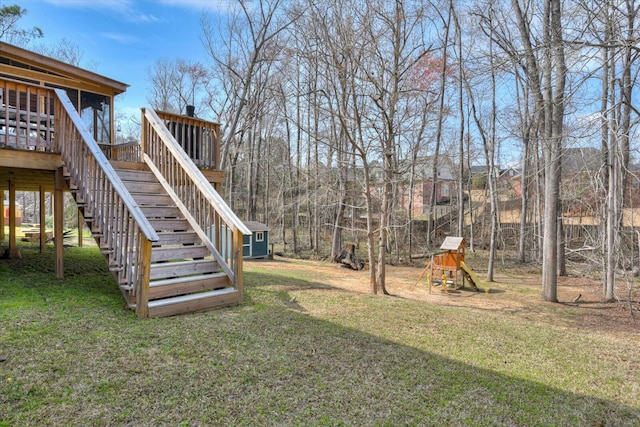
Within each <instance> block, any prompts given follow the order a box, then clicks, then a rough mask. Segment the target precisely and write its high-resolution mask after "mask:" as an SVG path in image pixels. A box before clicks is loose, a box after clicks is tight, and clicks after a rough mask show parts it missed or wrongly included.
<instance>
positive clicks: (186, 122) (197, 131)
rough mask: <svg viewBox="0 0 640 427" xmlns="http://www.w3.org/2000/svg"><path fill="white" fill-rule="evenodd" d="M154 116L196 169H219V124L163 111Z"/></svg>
mask: <svg viewBox="0 0 640 427" xmlns="http://www.w3.org/2000/svg"><path fill="white" fill-rule="evenodd" d="M156 114H157V116H158V117H159V118H160V120H162V122H163V123H164V125H165V126H166V127H167V129H169V132H171V134H172V135H173V136H174V138H175V140H176V142H177V143H178V145H180V146H181V147H182V149H183V150H184V151H185V152H186V153H187V155H188V156H189V157H190V158H191V160H192V161H193V163H194V164H195V165H196V166H197V167H198V168H200V169H212V170H217V169H219V166H220V144H219V138H218V137H219V133H220V125H219V124H217V123H213V122H208V121H206V120H202V119H199V118H196V117H189V116H180V115H177V114H171V113H165V112H163V111H156Z"/></svg>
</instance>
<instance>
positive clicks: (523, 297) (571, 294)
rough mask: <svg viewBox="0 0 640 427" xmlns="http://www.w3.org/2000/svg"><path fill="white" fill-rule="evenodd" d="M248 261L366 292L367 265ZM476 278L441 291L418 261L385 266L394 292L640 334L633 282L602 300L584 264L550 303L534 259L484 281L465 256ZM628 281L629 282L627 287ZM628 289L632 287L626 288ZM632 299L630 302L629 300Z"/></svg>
mask: <svg viewBox="0 0 640 427" xmlns="http://www.w3.org/2000/svg"><path fill="white" fill-rule="evenodd" d="M278 260H280V261H285V262H273V261H271V262H270V261H248V262H249V263H252V262H257V263H261V264H262V266H264V264H263V263H268V264H269V270H271V271H277V270H289V271H290V270H303V271H305V272H309V270H312V271H313V273H314V274H313V276H314V281H317V282H319V283H322V284H325V285H328V286H330V287H332V288H334V289H336V288H337V289H341V290H344V291H348V292H358V293H369V274H370V272H369V271H354V270H351V269H346V268H342V267H340V266H339V265H338V264H332V263H329V262H322V261H304V262H303V263H299V262H286V260H285V259H282V258H276V261H278ZM467 264H468V265H470V267H471V268H472V269H473V271H474V272H475V273H476V275H477V276H478V277H479V278H480V284H479V286H478V287H479V289H480V292H476V291H474V290H472V289H471V288H469V287H465V288H462V289H458V290H449V291H448V292H443V291H442V290H441V288H440V287H439V286H438V287H433V288H432V289H429V285H428V283H427V281H426V278H422V279H421V280H418V279H419V277H420V275H421V273H422V271H423V267H403V266H388V267H387V271H386V276H387V290H388V291H389V292H390V293H391V294H392V296H393V297H396V298H406V299H411V300H416V301H424V302H425V303H429V304H437V305H443V306H460V307H466V308H472V309H474V310H478V312H486V311H492V312H503V313H505V314H509V315H510V316H513V317H514V318H516V319H517V318H522V319H523V320H524V319H526V320H527V321H535V322H539V323H541V324H547V325H549V326H551V327H556V328H588V329H591V330H593V331H594V332H599V333H604V334H616V335H619V336H620V338H621V339H626V338H632V339H634V340H636V339H638V338H640V301H639V298H638V284H637V283H636V284H627V283H625V284H621V285H620V289H619V290H618V293H619V294H621V295H624V297H625V299H627V301H623V302H613V303H611V302H606V301H605V300H604V298H603V293H602V284H601V282H600V281H598V280H596V279H595V278H593V276H581V275H580V274H579V272H580V271H589V270H588V269H587V266H583V267H582V268H581V266H579V265H574V266H572V267H573V268H572V269H571V270H570V275H569V276H567V277H560V278H559V283H558V300H559V302H558V303H549V302H546V301H544V300H543V299H542V296H541V287H542V285H541V275H540V266H538V265H535V264H517V263H512V264H502V265H501V266H500V268H499V269H496V270H499V271H497V272H496V273H495V274H494V281H493V282H490V283H489V282H487V281H486V274H485V273H486V270H485V269H486V267H483V266H486V260H485V259H484V258H482V257H481V256H478V257H476V258H475V259H473V260H469V259H468V260H467ZM629 287H631V288H629ZM629 290H631V292H629ZM629 300H631V301H632V302H629Z"/></svg>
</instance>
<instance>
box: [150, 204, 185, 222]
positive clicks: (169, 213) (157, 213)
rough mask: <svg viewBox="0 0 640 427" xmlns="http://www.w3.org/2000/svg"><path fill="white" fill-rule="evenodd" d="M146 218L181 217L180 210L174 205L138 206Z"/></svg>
mask: <svg viewBox="0 0 640 427" xmlns="http://www.w3.org/2000/svg"><path fill="white" fill-rule="evenodd" d="M140 209H141V210H142V213H144V214H145V216H146V217H147V219H151V218H182V217H183V215H182V212H180V209H178V208H177V207H176V206H150V205H149V206H140Z"/></svg>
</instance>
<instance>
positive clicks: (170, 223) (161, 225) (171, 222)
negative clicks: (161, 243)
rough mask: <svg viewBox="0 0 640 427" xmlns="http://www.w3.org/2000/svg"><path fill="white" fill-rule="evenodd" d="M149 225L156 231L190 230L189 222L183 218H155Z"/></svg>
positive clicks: (150, 220)
mask: <svg viewBox="0 0 640 427" xmlns="http://www.w3.org/2000/svg"><path fill="white" fill-rule="evenodd" d="M149 223H150V224H151V225H152V226H153V228H154V229H155V230H156V231H167V230H170V231H173V230H190V229H191V225H189V221H187V220H186V219H183V218H153V219H149Z"/></svg>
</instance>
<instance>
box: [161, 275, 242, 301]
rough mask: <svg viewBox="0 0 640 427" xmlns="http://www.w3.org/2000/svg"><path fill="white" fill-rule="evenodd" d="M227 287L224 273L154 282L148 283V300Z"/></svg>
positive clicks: (227, 280)
mask: <svg viewBox="0 0 640 427" xmlns="http://www.w3.org/2000/svg"><path fill="white" fill-rule="evenodd" d="M229 285H230V282H229V277H227V275H226V274H225V273H214V274H206V275H201V276H188V277H178V278H175V279H164V280H156V281H152V282H149V300H156V299H159V298H167V297H174V296H178V295H186V294H193V293H196V292H202V291H210V290H213V289H220V288H225V287H227V286H229Z"/></svg>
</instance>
